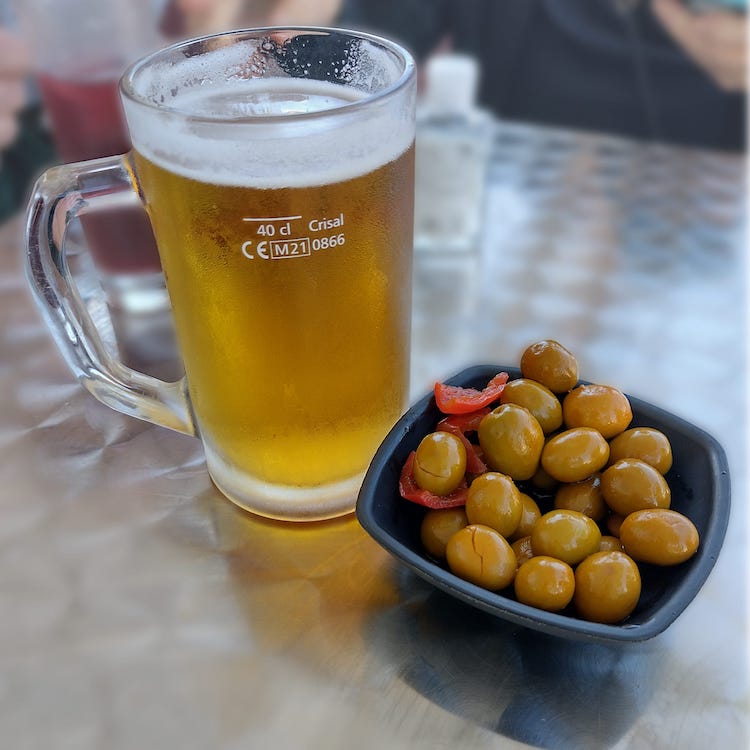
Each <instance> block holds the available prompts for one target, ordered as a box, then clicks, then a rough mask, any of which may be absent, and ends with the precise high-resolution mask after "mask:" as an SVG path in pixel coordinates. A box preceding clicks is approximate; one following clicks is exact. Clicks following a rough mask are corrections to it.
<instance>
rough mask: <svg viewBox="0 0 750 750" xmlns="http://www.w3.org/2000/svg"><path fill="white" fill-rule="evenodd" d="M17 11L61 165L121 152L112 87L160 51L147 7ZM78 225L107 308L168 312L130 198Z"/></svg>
mask: <svg viewBox="0 0 750 750" xmlns="http://www.w3.org/2000/svg"><path fill="white" fill-rule="evenodd" d="M16 13H17V15H18V19H19V23H20V26H21V29H22V32H23V35H24V37H25V38H26V40H27V42H28V44H29V46H30V47H31V50H32V54H33V57H34V67H35V69H36V80H37V84H38V86H39V90H40V94H41V98H42V103H43V105H44V109H45V113H46V115H47V117H48V119H49V123H50V127H51V131H52V137H53V140H54V143H55V147H56V149H57V151H58V154H59V156H60V159H61V160H62V161H64V162H67V163H70V162H79V161H84V160H88V159H96V158H100V157H107V156H115V155H118V154H123V153H125V152H127V151H128V150H129V149H130V138H129V135H128V129H127V126H126V124H125V119H124V116H123V112H122V105H121V103H120V97H119V91H118V82H119V79H120V76H121V75H122V73H123V71H124V70H125V68H126V67H127V66H128V65H129V64H130V63H131V62H133V61H134V60H136V59H138V58H139V57H141V56H142V55H144V54H145V53H147V52H150V51H152V50H153V49H155V48H157V47H159V46H160V45H161V39H160V37H159V33H158V30H157V25H158V19H157V16H156V12H155V8H154V6H153V3H152V1H151V0H121V1H112V2H101V0H16ZM81 225H82V228H83V233H84V236H85V240H86V243H87V245H88V246H89V249H90V251H91V255H92V258H93V261H94V264H95V266H96V269H97V272H98V275H99V277H100V279H101V282H102V286H103V288H104V290H105V293H106V296H107V302H108V304H109V305H110V306H112V307H115V308H118V309H126V310H134V311H137V312H142V311H147V310H153V309H160V308H164V307H166V306H167V304H168V297H167V294H166V290H165V287H164V279H163V274H162V272H161V265H160V262H159V255H158V252H157V249H156V244H155V241H154V235H153V232H152V230H151V224H150V222H149V219H148V215H147V214H146V212H145V211H144V209H143V207H142V205H141V204H140V202H139V201H138V200H137V198H136V197H135V196H133V197H130V196H128V199H121V200H120V201H118V202H114V201H113V203H112V205H111V207H110V208H109V210H107V211H105V212H101V213H96V214H84V215H82V216H81Z"/></svg>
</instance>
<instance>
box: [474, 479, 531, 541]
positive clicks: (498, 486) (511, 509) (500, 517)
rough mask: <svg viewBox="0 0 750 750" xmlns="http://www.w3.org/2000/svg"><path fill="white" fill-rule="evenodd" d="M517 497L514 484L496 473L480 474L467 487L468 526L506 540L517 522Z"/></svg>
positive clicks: (521, 507)
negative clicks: (491, 531)
mask: <svg viewBox="0 0 750 750" xmlns="http://www.w3.org/2000/svg"><path fill="white" fill-rule="evenodd" d="M522 510H523V505H522V503H521V493H520V492H519V491H518V487H516V484H515V482H514V481H513V480H512V479H511V478H510V477H509V476H508V475H507V474H501V473H500V472H496V471H488V472H486V473H484V474H480V475H479V476H478V477H477V478H476V479H475V480H474V481H473V482H472V483H471V487H469V493H468V496H467V498H466V517H467V518H468V519H469V523H470V524H481V525H483V526H489V527H490V528H493V529H495V531H498V532H499V533H500V534H502V535H503V536H504V537H506V538H507V537H509V536H510V535H511V534H512V533H513V532H514V531H515V530H516V528H518V524H519V522H520V520H521V511H522Z"/></svg>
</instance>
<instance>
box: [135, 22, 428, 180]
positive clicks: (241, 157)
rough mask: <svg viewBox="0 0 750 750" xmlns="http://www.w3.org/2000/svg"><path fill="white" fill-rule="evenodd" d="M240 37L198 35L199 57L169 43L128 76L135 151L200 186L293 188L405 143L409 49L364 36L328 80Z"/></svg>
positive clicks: (410, 98)
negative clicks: (204, 37)
mask: <svg viewBox="0 0 750 750" xmlns="http://www.w3.org/2000/svg"><path fill="white" fill-rule="evenodd" d="M298 33H299V32H298ZM245 36H246V35H245ZM241 37H242V34H238V35H223V36H220V37H216V38H214V40H216V39H218V40H221V41H222V44H214V45H206V44H205V42H204V41H202V42H201V45H202V46H201V54H196V53H195V51H194V50H192V54H187V55H186V54H185V48H186V46H187V45H185V44H183V45H176V46H175V47H172V48H169V49H167V50H164V51H162V52H160V53H156V54H155V55H153V56H151V57H150V58H147V59H146V60H145V61H143V62H141V63H138V64H136V65H135V66H134V67H133V68H131V70H130V71H129V72H128V73H126V75H125V77H124V79H123V85H122V89H123V92H124V95H123V104H124V107H125V113H126V117H127V120H128V125H129V128H130V133H131V139H132V141H133V146H134V147H135V148H136V149H137V150H138V151H139V152H140V153H141V154H142V155H143V156H145V157H146V158H147V159H149V160H151V161H153V162H155V163H157V164H159V165H160V166H163V167H165V168H166V169H169V170H171V171H173V172H178V173H179V174H182V175H184V176H187V177H190V178H193V179H196V180H200V181H203V182H212V183H217V184H227V185H242V186H252V187H284V186H286V187H301V186H306V185H319V184H322V183H331V182H339V181H341V180H345V179H349V178H351V177H354V176H357V175H360V174H364V173H366V172H369V171H372V170H373V169H375V168H376V167H378V166H380V165H382V164H385V163H387V162H389V161H392V160H393V159H395V158H397V157H398V156H399V155H400V154H402V153H403V152H404V151H405V150H406V149H407V148H408V147H409V146H410V145H411V143H412V141H413V139H414V118H413V107H414V97H415V88H416V86H415V76H414V70H413V61H411V58H410V57H409V56H408V54H406V53H403V55H397V54H395V53H394V52H393V51H392V49H391V47H386V46H381V40H375V41H373V38H371V37H365V39H366V40H367V41H365V42H362V43H358V45H357V46H356V47H355V48H354V49H355V52H356V54H349V53H347V57H346V58H340V59H335V66H334V67H332V70H333V71H335V75H334V76H331V77H329V78H328V80H326V77H324V79H323V80H316V78H315V77H308V76H306V75H305V74H304V72H305V70H306V69H307V67H309V66H310V65H312V63H310V62H308V63H304V62H302V69H301V71H300V70H294V73H295V74H294V75H289V72H288V69H287V70H285V69H283V68H282V67H281V66H280V65H279V61H278V54H271V53H269V49H270V51H271V52H273V49H272V48H266V47H265V46H264V45H267V43H268V42H267V40H268V38H269V35H268V33H266V34H265V35H258V34H256V37H257V38H250V39H248V38H241ZM191 44H194V45H195V44H198V43H196V42H194V43H191ZM382 44H386V43H382ZM207 46H208V47H209V49H208V51H206V49H205V48H206V47H207ZM276 53H278V48H276ZM303 59H304V58H303ZM287 62H288V63H289V64H290V65H291V64H292V63H293V64H295V65H296V64H297V63H298V58H297V57H294V58H292V59H290V60H288V61H287ZM333 65H334V64H333V63H332V66H333ZM345 66H349V67H348V68H345ZM288 67H289V66H287V68H288ZM300 72H301V73H302V74H301V75H297V74H298V73H300ZM333 80H335V81H336V82H332V81H333ZM342 80H343V81H344V83H341V82H340V81H342Z"/></svg>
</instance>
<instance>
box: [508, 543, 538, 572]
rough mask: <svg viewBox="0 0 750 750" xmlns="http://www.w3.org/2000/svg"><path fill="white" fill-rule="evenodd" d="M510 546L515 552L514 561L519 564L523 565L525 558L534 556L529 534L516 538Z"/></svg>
mask: <svg viewBox="0 0 750 750" xmlns="http://www.w3.org/2000/svg"><path fill="white" fill-rule="evenodd" d="M510 546H511V549H512V550H513V552H515V553H516V561H517V562H518V564H519V565H523V563H524V562H525V561H526V560H531V558H532V557H534V550H533V549H531V536H522V537H521V538H520V539H516V540H515V542H513V543H512V544H511V545H510Z"/></svg>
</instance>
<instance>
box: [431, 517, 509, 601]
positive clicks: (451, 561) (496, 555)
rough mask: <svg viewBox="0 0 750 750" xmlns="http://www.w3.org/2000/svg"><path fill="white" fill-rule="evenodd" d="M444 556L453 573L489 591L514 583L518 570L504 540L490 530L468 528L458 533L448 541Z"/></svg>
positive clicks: (481, 527)
mask: <svg viewBox="0 0 750 750" xmlns="http://www.w3.org/2000/svg"><path fill="white" fill-rule="evenodd" d="M445 556H446V559H447V560H448V567H449V568H450V569H451V572H452V573H454V574H455V575H457V576H458V577H459V578H463V579H464V580H466V581H470V582H471V583H474V584H476V585H477V586H481V587H482V588H485V589H489V590H490V591H500V589H504V588H505V587H506V586H509V585H510V584H511V583H513V579H514V578H515V575H516V568H517V566H518V563H517V560H516V554H515V552H513V549H512V547H511V546H510V544H509V543H508V542H507V540H506V539H505V537H504V536H503V535H502V534H500V533H498V532H497V531H495V529H491V528H490V527H489V526H480V525H470V526H466V527H465V528H463V529H461V530H460V531H457V532H456V533H455V534H453V536H452V537H451V538H450V539H449V540H448V544H447V545H446V547H445Z"/></svg>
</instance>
